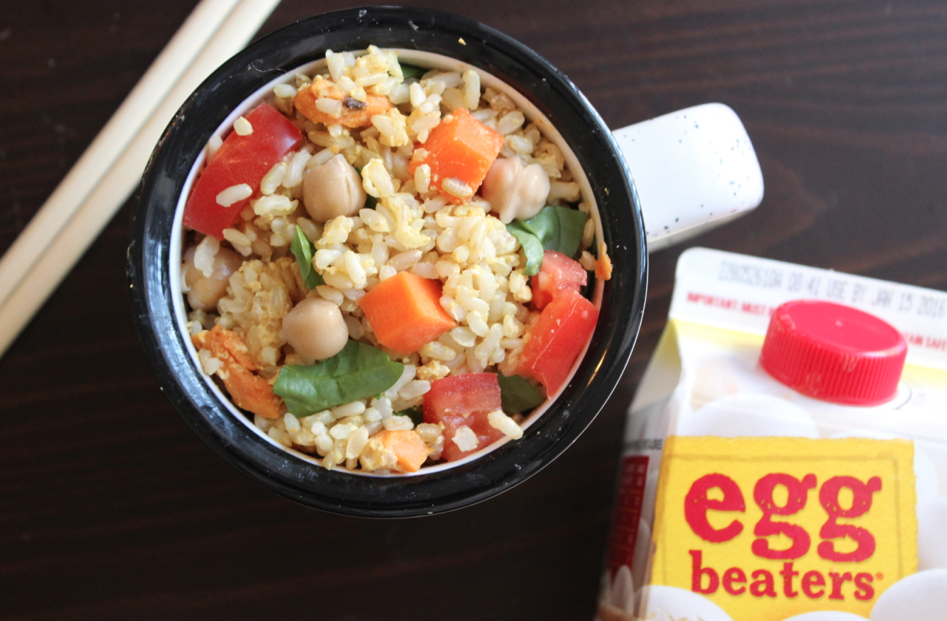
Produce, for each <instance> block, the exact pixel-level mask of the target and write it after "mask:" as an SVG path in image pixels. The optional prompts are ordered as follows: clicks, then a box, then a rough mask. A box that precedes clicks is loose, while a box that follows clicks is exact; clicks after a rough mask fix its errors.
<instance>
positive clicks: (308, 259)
mask: <svg viewBox="0 0 947 621" xmlns="http://www.w3.org/2000/svg"><path fill="white" fill-rule="evenodd" d="M289 249H290V250H291V251H292V252H293V256H295V257H296V263H298V264H299V272H300V273H301V274H302V276H303V282H304V283H305V284H306V287H308V288H309V289H310V290H312V289H315V288H316V287H318V286H319V285H322V284H325V281H323V280H322V276H320V275H319V272H317V271H316V269H315V268H314V267H313V266H312V244H311V243H310V242H309V240H308V239H306V236H305V235H304V234H303V230H302V229H301V228H300V227H299V225H298V224H297V225H296V235H295V236H294V237H293V242H292V243H291V244H290V246H289Z"/></svg>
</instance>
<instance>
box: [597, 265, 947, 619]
mask: <svg viewBox="0 0 947 621" xmlns="http://www.w3.org/2000/svg"><path fill="white" fill-rule="evenodd" d="M606 565H607V566H606V571H605V574H604V576H603V588H602V595H601V599H600V603H599V608H598V616H597V619H598V621H619V620H621V621H628V620H632V619H648V620H659V621H685V620H686V621H789V620H792V621H859V620H862V621H864V620H866V619H868V620H870V621H903V620H910V621H947V294H945V293H943V292H940V291H933V290H927V289H922V288H919V287H913V286H907V285H900V284H895V283H890V282H884V281H880V280H874V279H870V278H863V277H858V276H851V275H846V274H842V273H838V272H834V271H827V270H820V269H814V268H809V267H804V266H799V265H793V264H788V263H782V262H777V261H771V260H765V259H759V258H755V257H748V256H743V255H737V254H732V253H726V252H719V251H713V250H707V249H702V248H695V249H691V250H688V251H687V252H685V253H684V254H683V255H682V256H681V258H680V260H679V263H678V266H677V273H676V282H675V288H674V295H673V299H672V302H671V309H670V314H669V320H668V324H667V328H666V329H665V332H664V334H663V335H662V337H661V340H660V342H659V344H658V347H657V350H656V351H655V354H654V356H653V358H652V360H651V361H650V363H649V365H648V368H647V369H646V371H645V374H644V376H643V378H642V381H641V385H640V387H639V389H638V392H637V393H636V395H635V398H634V401H633V403H632V405H631V408H630V410H629V418H628V424H627V427H626V433H625V450H624V455H623V458H622V463H621V475H620V482H619V491H618V496H617V501H616V508H615V515H614V521H613V528H612V537H611V542H610V545H609V555H608V561H607V564H606Z"/></svg>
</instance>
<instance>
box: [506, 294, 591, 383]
mask: <svg viewBox="0 0 947 621" xmlns="http://www.w3.org/2000/svg"><path fill="white" fill-rule="evenodd" d="M596 321H598V309H597V308H595V306H594V305H593V304H592V303H591V302H589V301H588V300H587V299H585V298H584V297H582V295H581V294H580V293H579V292H578V291H575V290H572V289H566V290H564V291H561V292H560V293H559V295H558V297H556V298H555V299H553V301H552V302H550V303H549V304H548V305H546V307H545V308H544V309H543V311H542V313H540V315H539V320H538V321H537V322H536V323H535V324H533V325H532V326H531V327H530V329H529V331H528V332H527V333H526V344H525V345H524V346H523V352H522V353H521V354H520V357H519V359H518V360H517V361H516V362H515V363H514V364H513V367H514V368H513V369H508V370H507V371H506V373H507V374H508V375H513V374H515V375H522V376H524V377H528V378H530V379H533V380H535V381H537V382H539V383H540V384H542V385H543V386H544V387H545V388H546V394H547V395H554V394H556V393H557V392H558V391H559V389H560V388H561V387H562V385H563V384H564V383H565V381H566V378H567V377H568V376H569V370H570V369H571V368H572V363H573V362H574V361H575V359H576V357H577V356H578V355H579V352H581V351H582V348H583V347H585V344H586V343H587V342H588V341H589V339H590V338H591V337H592V333H593V332H594V331H595V322H596Z"/></svg>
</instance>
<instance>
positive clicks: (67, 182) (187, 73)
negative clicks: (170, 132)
mask: <svg viewBox="0 0 947 621" xmlns="http://www.w3.org/2000/svg"><path fill="white" fill-rule="evenodd" d="M278 3H279V0H201V3H200V4H199V5H198V6H197V7H196V8H195V9H194V11H193V12H192V13H191V15H190V16H189V17H188V18H187V20H186V21H185V22H184V24H183V25H182V26H181V28H180V29H179V30H178V32H177V33H176V34H175V35H174V37H173V38H172V39H171V41H170V42H169V43H168V46H167V47H166V48H165V50H164V51H163V52H162V53H161V54H160V55H159V56H158V58H157V59H156V60H155V62H154V63H153V64H152V66H151V67H150V68H149V69H148V71H147V72H146V73H145V75H144V76H143V77H142V79H141V81H140V82H139V83H138V85H137V86H136V87H135V88H134V89H133V90H132V92H131V93H130V94H129V95H128V97H127V98H126V99H125V101H124V102H123V103H122V105H121V107H120V108H119V109H118V111H117V112H116V113H115V115H114V116H113V117H112V119H111V120H109V122H108V123H107V124H106V126H105V127H104V128H103V129H102V131H101V132H100V134H99V135H98V136H97V137H96V139H95V140H94V141H93V142H92V144H91V145H90V146H89V148H88V149H87V150H86V151H85V153H84V154H83V155H82V157H81V158H80V159H79V161H78V162H76V165H75V166H74V167H73V168H72V170H71V171H70V172H69V174H68V175H67V176H66V177H65V178H64V179H63V181H62V182H61V183H60V184H59V186H58V187H57V188H56V190H55V191H54V192H53V193H52V194H51V195H50V197H49V198H48V199H47V200H46V202H45V203H44V204H43V206H42V207H41V208H40V210H39V211H38V212H37V213H36V215H35V216H34V217H33V219H32V220H31V221H30V223H29V225H28V226H27V227H26V228H25V229H24V230H23V232H22V233H20V235H19V236H18V238H17V240H16V241H15V242H14V243H13V245H12V246H11V247H10V249H9V250H7V252H6V254H4V256H3V258H2V259H0V356H2V355H3V353H4V352H5V351H6V349H7V347H8V346H9V345H10V343H12V342H13V340H14V339H15V338H16V337H17V335H18V334H19V333H20V331H21V330H22V329H23V327H24V326H26V324H27V323H29V321H30V319H31V318H32V317H33V315H34V314H35V313H36V311H37V310H39V308H40V307H41V306H42V305H43V303H44V302H45V301H46V300H47V299H48V298H49V296H50V295H51V294H52V292H53V291H54V290H55V289H56V287H57V286H58V285H59V283H60V282H61V281H62V279H63V278H64V277H65V276H66V274H68V273H69V271H70V270H71V269H72V267H73V266H74V265H75V263H76V262H77V261H78V260H79V258H80V257H81V256H82V254H83V253H84V252H85V251H86V249H87V248H88V247H89V245H91V243H92V242H93V240H94V239H95V238H96V237H97V236H98V234H99V233H100V232H101V230H102V228H104V227H105V225H106V224H107V223H108V222H109V220H111V218H112V216H113V215H114V214H115V212H116V211H117V210H118V208H119V207H121V206H122V204H124V202H125V201H126V200H127V199H128V197H129V196H130V195H131V193H132V192H133V191H134V189H135V187H136V186H137V185H138V182H139V180H140V178H141V174H142V172H143V171H144V169H145V165H146V164H147V162H148V158H149V156H150V155H151V152H152V150H153V149H154V146H155V144H156V143H157V142H158V139H159V137H160V136H161V132H162V131H164V129H165V127H166V126H167V124H168V122H169V121H170V120H171V117H172V116H173V115H174V113H175V112H176V111H177V109H178V108H179V107H180V106H181V104H182V103H184V100H185V99H186V98H187V97H188V95H190V93H191V92H192V91H193V90H194V89H195V88H197V86H198V85H199V84H200V83H201V82H202V81H203V80H204V79H205V78H206V77H207V76H208V75H210V73H211V72H212V71H213V70H214V69H216V68H217V67H218V66H220V65H221V64H222V63H223V62H224V61H225V60H227V59H228V58H230V57H231V56H233V55H234V54H235V53H237V52H238V51H240V50H241V49H242V48H243V47H244V46H245V45H246V44H247V42H248V41H250V39H251V38H252V37H253V35H254V34H255V33H256V32H257V30H259V28H260V26H261V25H262V24H263V22H264V21H266V18H267V17H269V15H270V13H272V12H273V9H275V8H276V5H277V4H278ZM51 231H53V233H52V234H51V233H50V232H51Z"/></svg>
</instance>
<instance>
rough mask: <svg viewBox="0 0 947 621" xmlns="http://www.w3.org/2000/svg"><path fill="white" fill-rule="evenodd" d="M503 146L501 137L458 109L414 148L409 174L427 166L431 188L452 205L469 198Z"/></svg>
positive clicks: (464, 111) (481, 181) (465, 111)
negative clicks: (422, 165)
mask: <svg viewBox="0 0 947 621" xmlns="http://www.w3.org/2000/svg"><path fill="white" fill-rule="evenodd" d="M502 147H503V135H502V134H500V133H499V132H496V131H494V130H492V129H490V128H489V127H487V126H486V125H484V124H483V123H481V122H480V121H478V120H477V119H475V118H474V117H472V116H471V115H470V113H469V112H468V111H467V109H466V108H458V109H457V110H455V111H454V112H453V114H451V115H450V116H448V117H445V119H444V120H443V121H441V123H440V125H438V126H437V127H435V128H434V129H432V130H431V133H430V134H429V135H428V138H427V140H426V141H425V142H424V143H423V144H419V145H416V146H415V150H414V155H413V156H411V162H410V165H409V171H410V172H411V174H412V175H413V174H414V171H415V169H417V167H418V166H420V165H421V164H427V165H428V166H430V167H431V187H433V188H436V189H437V191H438V192H440V193H441V194H444V195H445V196H446V197H447V198H448V199H450V201H451V202H453V203H463V202H465V201H466V200H467V199H469V198H470V197H471V196H473V195H474V194H475V193H476V192H477V189H478V188H479V187H480V184H481V183H483V178H484V177H486V176H487V171H488V170H490V166H491V165H492V164H493V161H494V160H496V159H497V156H498V155H499V154H500V149H501V148H502Z"/></svg>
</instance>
